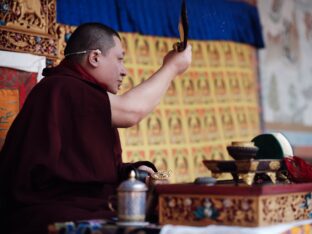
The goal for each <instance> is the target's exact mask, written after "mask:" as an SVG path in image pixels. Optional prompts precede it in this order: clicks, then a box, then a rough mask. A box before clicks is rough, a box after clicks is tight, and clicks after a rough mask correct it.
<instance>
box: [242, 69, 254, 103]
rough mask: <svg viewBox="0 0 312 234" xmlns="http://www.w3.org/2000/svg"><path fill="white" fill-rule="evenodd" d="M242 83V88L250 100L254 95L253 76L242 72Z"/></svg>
mask: <svg viewBox="0 0 312 234" xmlns="http://www.w3.org/2000/svg"><path fill="white" fill-rule="evenodd" d="M240 75H241V81H242V86H243V90H244V92H245V94H246V95H247V96H248V98H249V99H250V95H251V94H253V92H254V90H255V89H254V84H253V82H252V78H251V76H250V75H249V74H248V73H246V72H241V74H240Z"/></svg>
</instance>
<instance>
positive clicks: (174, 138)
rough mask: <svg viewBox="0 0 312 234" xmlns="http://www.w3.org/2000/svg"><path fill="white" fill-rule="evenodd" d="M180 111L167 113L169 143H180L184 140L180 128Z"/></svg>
mask: <svg viewBox="0 0 312 234" xmlns="http://www.w3.org/2000/svg"><path fill="white" fill-rule="evenodd" d="M179 115H180V113H172V112H170V113H167V116H169V119H168V126H169V135H170V136H169V137H170V142H171V143H182V142H184V141H185V140H184V134H183V128H182V120H181V116H179Z"/></svg>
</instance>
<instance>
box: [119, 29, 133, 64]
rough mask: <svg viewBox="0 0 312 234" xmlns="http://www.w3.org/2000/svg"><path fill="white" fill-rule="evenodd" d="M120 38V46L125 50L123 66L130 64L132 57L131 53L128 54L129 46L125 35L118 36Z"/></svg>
mask: <svg viewBox="0 0 312 234" xmlns="http://www.w3.org/2000/svg"><path fill="white" fill-rule="evenodd" d="M120 37H121V43H122V46H123V48H124V50H125V58H124V61H125V64H128V63H132V62H133V61H132V57H131V56H130V55H131V54H132V53H130V52H129V49H130V48H129V44H128V38H127V35H125V34H123V33H122V34H120Z"/></svg>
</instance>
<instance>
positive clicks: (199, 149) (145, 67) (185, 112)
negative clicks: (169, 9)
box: [120, 33, 260, 182]
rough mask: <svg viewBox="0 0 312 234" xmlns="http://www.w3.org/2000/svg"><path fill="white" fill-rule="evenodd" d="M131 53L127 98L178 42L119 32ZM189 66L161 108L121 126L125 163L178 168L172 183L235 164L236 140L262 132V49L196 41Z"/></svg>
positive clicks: (249, 137)
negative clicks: (215, 165)
mask: <svg viewBox="0 0 312 234" xmlns="http://www.w3.org/2000/svg"><path fill="white" fill-rule="evenodd" d="M121 37H122V41H123V43H124V45H125V48H126V50H127V53H126V58H125V61H126V66H127V68H128V77H126V78H125V80H124V82H123V86H122V90H121V93H124V92H126V91H127V90H129V89H130V88H132V87H134V86H135V85H137V84H139V83H140V82H142V81H144V80H146V79H147V78H148V77H149V76H150V75H151V74H153V73H154V72H155V71H156V70H157V69H158V68H159V66H161V64H162V59H163V57H164V55H165V54H166V53H167V52H168V51H169V50H170V49H171V48H172V45H173V44H174V43H175V42H176V39H173V38H162V37H150V36H142V35H139V34H132V33H121ZM190 43H191V44H192V50H193V62H192V66H191V68H189V69H188V70H187V72H185V73H184V74H183V75H182V76H180V77H177V78H176V79H175V80H174V81H173V82H172V83H171V86H170V87H169V89H168V91H167V94H166V95H165V96H164V98H163V99H162V100H161V103H160V105H159V106H158V107H157V108H156V109H155V110H154V111H153V113H151V114H150V115H149V116H148V117H146V118H145V119H144V120H143V121H142V122H141V123H140V124H138V125H137V126H134V127H131V128H127V129H120V136H121V142H122V146H123V160H124V161H126V162H131V161H137V160H150V161H151V162H153V163H154V164H155V165H156V167H157V168H158V169H160V170H172V176H171V182H189V181H193V180H194V178H196V177H199V176H210V172H209V171H208V170H207V169H206V168H205V166H204V165H203V164H202V160H204V159H213V160H231V159H232V158H231V157H230V156H229V155H228V153H227V151H226V146H227V145H228V144H230V142H231V141H244V140H251V139H252V138H253V137H254V136H255V135H258V134H259V133H260V112H259V110H260V108H259V99H258V80H257V71H256V66H257V64H256V49H255V48H253V47H251V46H249V45H245V44H239V43H235V42H228V41H190Z"/></svg>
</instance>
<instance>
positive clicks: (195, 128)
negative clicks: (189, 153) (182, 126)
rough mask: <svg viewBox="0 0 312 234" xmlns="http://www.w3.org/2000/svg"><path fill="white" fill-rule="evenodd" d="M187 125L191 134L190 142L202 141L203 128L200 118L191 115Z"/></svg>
mask: <svg viewBox="0 0 312 234" xmlns="http://www.w3.org/2000/svg"><path fill="white" fill-rule="evenodd" d="M187 125H188V128H189V130H190V134H191V136H190V141H191V142H198V141H200V137H201V133H202V126H201V121H200V118H199V116H198V115H194V114H192V115H190V116H189V117H188V120H187Z"/></svg>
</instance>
